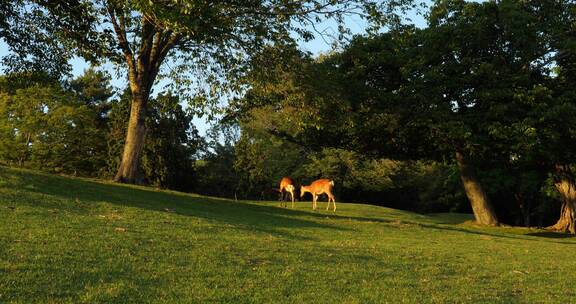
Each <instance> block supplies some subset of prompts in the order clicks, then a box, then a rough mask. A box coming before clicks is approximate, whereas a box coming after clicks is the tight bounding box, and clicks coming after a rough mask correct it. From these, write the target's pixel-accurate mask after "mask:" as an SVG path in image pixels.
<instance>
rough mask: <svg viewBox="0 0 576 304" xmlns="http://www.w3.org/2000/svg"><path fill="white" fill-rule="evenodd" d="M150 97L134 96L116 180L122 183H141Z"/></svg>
mask: <svg viewBox="0 0 576 304" xmlns="http://www.w3.org/2000/svg"><path fill="white" fill-rule="evenodd" d="M147 101H148V97H147V96H142V94H133V95H132V106H131V108H130V119H129V121H128V130H127V132H126V143H125V144H124V152H123V153H122V160H121V161H120V166H119V167H118V172H117V173H116V176H115V177H114V180H115V181H117V182H122V183H130V184H134V183H138V182H139V181H140V177H139V169H140V154H141V152H142V150H143V148H144V141H145V139H146V125H145V121H146V106H147Z"/></svg>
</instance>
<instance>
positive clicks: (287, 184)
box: [280, 177, 296, 208]
mask: <svg viewBox="0 0 576 304" xmlns="http://www.w3.org/2000/svg"><path fill="white" fill-rule="evenodd" d="M294 190H296V187H295V186H294V181H293V180H292V179H291V178H289V177H283V178H282V180H281V181H280V195H282V201H283V202H284V207H286V201H285V200H284V194H285V192H288V193H290V196H291V199H292V208H294Z"/></svg>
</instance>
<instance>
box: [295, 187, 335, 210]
mask: <svg viewBox="0 0 576 304" xmlns="http://www.w3.org/2000/svg"><path fill="white" fill-rule="evenodd" d="M333 187H334V181H333V180H329V179H319V180H316V181H314V182H313V183H312V184H310V186H302V187H300V197H303V196H304V193H306V192H310V194H312V210H316V200H318V196H319V195H320V194H323V193H326V195H328V205H326V210H328V209H329V208H330V201H332V202H333V203H334V211H336V200H335V199H334V194H332V188H333Z"/></svg>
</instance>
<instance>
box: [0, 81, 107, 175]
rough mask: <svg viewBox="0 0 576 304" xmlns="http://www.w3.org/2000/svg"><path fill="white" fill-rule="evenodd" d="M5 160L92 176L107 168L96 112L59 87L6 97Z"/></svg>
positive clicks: (2, 107)
mask: <svg viewBox="0 0 576 304" xmlns="http://www.w3.org/2000/svg"><path fill="white" fill-rule="evenodd" d="M0 111H1V113H0V117H1V118H0V126H1V127H0V128H1V130H2V131H1V138H0V140H1V141H2V145H1V148H0V159H2V160H3V161H4V162H6V163H8V164H12V165H18V166H28V167H33V168H40V169H45V170H50V171H54V172H62V173H74V174H82V175H87V174H91V173H93V172H95V171H96V170H97V168H98V167H99V166H100V164H101V158H99V157H98V155H97V154H98V153H99V152H100V151H99V150H98V149H99V144H100V141H101V140H102V138H101V133H99V132H98V130H96V129H95V113H94V111H93V110H92V109H90V108H89V107H88V106H86V105H84V104H81V103H79V102H77V101H76V100H75V99H74V96H73V95H72V94H70V93H67V92H65V91H63V90H62V89H61V88H59V87H57V86H41V85H35V86H31V87H29V88H25V89H18V90H16V92H15V93H14V94H7V93H3V94H2V96H1V98H0Z"/></svg>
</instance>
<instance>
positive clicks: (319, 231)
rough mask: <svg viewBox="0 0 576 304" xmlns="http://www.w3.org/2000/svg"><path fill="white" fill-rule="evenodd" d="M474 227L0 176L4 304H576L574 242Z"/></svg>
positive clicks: (24, 174)
mask: <svg viewBox="0 0 576 304" xmlns="http://www.w3.org/2000/svg"><path fill="white" fill-rule="evenodd" d="M383 200H385V198H383ZM324 206H325V203H324V202H322V203H320V207H324ZM469 220H470V216H468V215H453V214H437V215H431V216H424V215H418V214H414V213H410V212H404V211H399V210H394V209H388V208H381V207H376V206H368V205H356V204H339V205H338V211H337V212H336V213H335V214H334V213H332V212H328V211H324V210H321V211H317V212H312V211H311V203H310V202H298V203H297V208H296V209H294V210H293V209H286V208H280V207H278V203H277V202H234V201H230V200H224V199H217V198H209V197H202V196H196V195H188V194H181V193H177V192H169V191H157V190H154V189H149V188H143V187H135V186H123V185H113V184H108V183H105V182H99V181H93V180H87V179H77V178H68V177H60V176H54V175H46V174H41V173H37V172H32V171H25V170H14V169H6V168H2V167H0V303H159V302H169V303H205V302H228V303H254V302H258V303H261V302H268V303H282V302H285V303H303V302H307V303H455V302H456V303H562V302H565V303H568V302H570V301H573V300H574V299H576V290H574V288H573V282H574V281H576V271H575V270H574V269H576V268H575V266H576V262H575V261H576V259H575V258H574V251H573V250H575V249H576V240H575V239H573V238H567V237H565V235H562V234H552V233H547V232H545V231H541V230H535V229H532V230H530V229H521V228H480V227H476V226H474V225H473V224H471V223H470V221H469Z"/></svg>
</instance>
